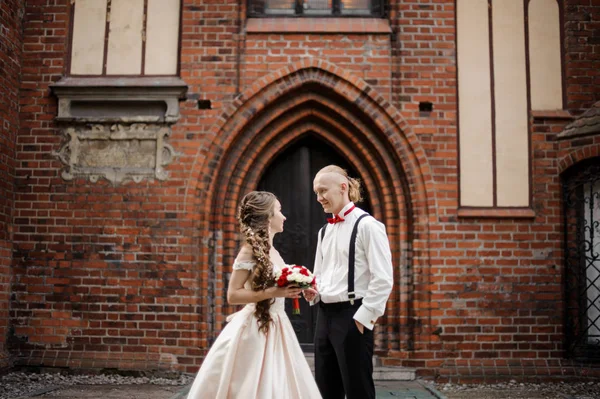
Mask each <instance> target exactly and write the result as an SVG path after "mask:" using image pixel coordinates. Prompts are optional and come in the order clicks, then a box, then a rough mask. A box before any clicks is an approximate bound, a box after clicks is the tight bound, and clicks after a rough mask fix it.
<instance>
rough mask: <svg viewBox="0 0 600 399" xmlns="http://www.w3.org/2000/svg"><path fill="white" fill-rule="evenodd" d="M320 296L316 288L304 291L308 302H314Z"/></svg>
mask: <svg viewBox="0 0 600 399" xmlns="http://www.w3.org/2000/svg"><path fill="white" fill-rule="evenodd" d="M318 294H319V293H318V292H317V290H316V289H314V288H307V289H305V290H303V291H302V295H304V299H306V300H307V301H308V302H310V301H312V300H314V299H315V298H316V297H317V295H318Z"/></svg>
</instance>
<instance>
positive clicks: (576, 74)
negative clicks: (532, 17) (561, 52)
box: [563, 0, 600, 111]
mask: <svg viewBox="0 0 600 399" xmlns="http://www.w3.org/2000/svg"><path fill="white" fill-rule="evenodd" d="M563 12H564V19H565V20H564V24H565V30H564V42H565V57H564V58H565V79H566V85H567V90H566V93H567V96H566V97H567V98H566V100H567V101H566V103H567V106H566V108H567V109H568V110H570V111H580V110H582V109H588V108H590V106H591V105H592V104H593V103H595V102H596V101H600V89H599V87H600V53H599V51H600V18H599V17H598V15H600V4H598V2H597V1H594V0H579V1H575V0H570V1H566V2H564V8H563Z"/></svg>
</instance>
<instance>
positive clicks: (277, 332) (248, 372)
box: [188, 262, 321, 399]
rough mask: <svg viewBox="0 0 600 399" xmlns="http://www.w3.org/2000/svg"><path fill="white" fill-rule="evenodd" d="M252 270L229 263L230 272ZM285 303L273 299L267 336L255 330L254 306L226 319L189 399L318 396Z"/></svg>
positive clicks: (248, 264)
mask: <svg viewBox="0 0 600 399" xmlns="http://www.w3.org/2000/svg"><path fill="white" fill-rule="evenodd" d="M253 267H254V263H251V262H236V263H234V265H233V268H234V269H248V270H251V269H252V268H253ZM273 267H274V268H281V267H283V265H277V264H274V265H273ZM246 287H247V288H248V287H249V283H248V282H246ZM284 301H285V299H284V298H276V299H275V303H274V304H272V305H271V309H270V312H271V317H272V319H273V323H272V324H271V326H270V328H269V333H268V334H267V335H265V334H264V333H263V332H260V331H258V323H257V319H256V317H255V316H254V308H255V304H254V303H252V304H248V305H246V306H245V307H244V308H243V309H242V310H241V311H239V312H237V313H234V314H233V315H231V316H229V317H228V318H227V320H228V321H229V323H228V324H227V325H226V326H225V328H224V329H223V331H222V332H221V334H219V336H218V337H217V340H216V341H215V343H214V344H213V346H212V348H211V349H210V351H209V352H208V355H207V356H206V358H205V359H204V362H203V363H202V367H201V368H200V371H198V375H197V376H196V379H195V380H194V383H193V384H192V388H191V389H190V392H189V394H188V399H237V398H240V399H242V398H243V399H246V398H253V399H320V398H321V394H320V393H319V389H318V388H317V384H316V383H315V380H314V377H313V375H312V372H311V370H310V367H309V366H308V363H307V362H306V358H305V357H304V353H303V352H302V349H301V348H300V344H299V343H298V339H297V338H296V334H295V333H294V329H293V328H292V324H291V323H290V320H289V319H288V316H287V314H286V313H285V309H284Z"/></svg>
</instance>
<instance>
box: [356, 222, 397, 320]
mask: <svg viewBox="0 0 600 399" xmlns="http://www.w3.org/2000/svg"><path fill="white" fill-rule="evenodd" d="M369 219H370V220H365V222H367V223H365V224H364V225H363V226H359V236H360V238H361V244H362V245H363V249H364V251H365V257H366V261H367V263H368V267H369V272H370V273H371V280H370V281H369V286H368V288H367V294H366V295H365V297H364V298H363V300H362V305H361V306H360V308H358V310H357V311H356V313H355V314H354V319H355V320H356V321H358V322H360V323H361V324H362V325H364V326H365V327H366V328H368V329H369V330H372V329H373V327H374V326H375V322H376V321H377V318H379V317H381V316H382V315H383V313H384V311H385V305H386V302H387V300H388V298H389V296H390V293H391V292H392V286H393V283H394V281H393V280H394V273H393V268H392V252H391V250H390V242H389V240H388V237H387V234H386V231H385V226H384V225H383V223H381V222H378V221H377V220H375V219H371V218H369ZM360 227H362V228H360ZM357 245H358V243H357Z"/></svg>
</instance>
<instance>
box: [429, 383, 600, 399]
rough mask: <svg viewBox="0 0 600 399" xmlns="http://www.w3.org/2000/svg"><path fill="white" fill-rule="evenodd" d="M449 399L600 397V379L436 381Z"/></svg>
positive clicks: (437, 387) (587, 398) (438, 388)
mask: <svg viewBox="0 0 600 399" xmlns="http://www.w3.org/2000/svg"><path fill="white" fill-rule="evenodd" d="M434 386H435V388H436V389H437V390H438V391H440V392H441V393H443V394H444V395H445V396H446V397H447V398H448V399H600V381H593V382H552V383H543V384H531V383H519V382H516V381H515V380H511V381H510V382H507V383H501V384H435V385H434Z"/></svg>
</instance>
